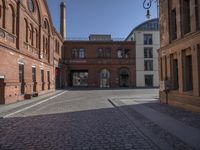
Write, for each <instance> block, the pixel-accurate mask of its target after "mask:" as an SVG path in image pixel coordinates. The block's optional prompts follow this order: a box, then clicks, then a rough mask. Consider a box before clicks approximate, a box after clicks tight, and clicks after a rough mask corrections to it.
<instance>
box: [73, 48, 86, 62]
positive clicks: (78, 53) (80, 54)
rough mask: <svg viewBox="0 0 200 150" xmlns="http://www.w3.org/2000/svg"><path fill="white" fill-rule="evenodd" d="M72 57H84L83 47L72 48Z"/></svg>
mask: <svg viewBox="0 0 200 150" xmlns="http://www.w3.org/2000/svg"><path fill="white" fill-rule="evenodd" d="M72 58H74V59H78V58H81V59H83V58H85V49H83V48H80V49H77V48H74V49H72Z"/></svg>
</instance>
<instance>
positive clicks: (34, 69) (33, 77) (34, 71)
mask: <svg viewBox="0 0 200 150" xmlns="http://www.w3.org/2000/svg"><path fill="white" fill-rule="evenodd" d="M32 82H33V92H36V68H35V67H32Z"/></svg>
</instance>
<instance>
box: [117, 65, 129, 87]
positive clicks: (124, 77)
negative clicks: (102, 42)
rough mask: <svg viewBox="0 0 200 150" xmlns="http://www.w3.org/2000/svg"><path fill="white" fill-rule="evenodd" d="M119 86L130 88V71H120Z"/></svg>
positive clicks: (123, 69)
mask: <svg viewBox="0 0 200 150" xmlns="http://www.w3.org/2000/svg"><path fill="white" fill-rule="evenodd" d="M119 86H120V87H129V70H128V69H126V68H121V69H120V70H119Z"/></svg>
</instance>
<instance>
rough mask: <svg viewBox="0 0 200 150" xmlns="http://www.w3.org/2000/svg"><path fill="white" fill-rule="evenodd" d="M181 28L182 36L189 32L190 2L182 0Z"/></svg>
mask: <svg viewBox="0 0 200 150" xmlns="http://www.w3.org/2000/svg"><path fill="white" fill-rule="evenodd" d="M182 5H183V6H182V27H183V31H182V32H183V34H187V33H188V32H190V28H191V24H190V0H182Z"/></svg>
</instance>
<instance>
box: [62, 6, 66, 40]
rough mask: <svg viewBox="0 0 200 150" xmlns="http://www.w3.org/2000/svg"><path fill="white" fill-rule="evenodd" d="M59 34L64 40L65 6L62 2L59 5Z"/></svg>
mask: <svg viewBox="0 0 200 150" xmlns="http://www.w3.org/2000/svg"><path fill="white" fill-rule="evenodd" d="M60 34H61V36H62V37H63V38H64V39H66V38H67V31H66V4H65V3H64V2H61V3H60Z"/></svg>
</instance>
